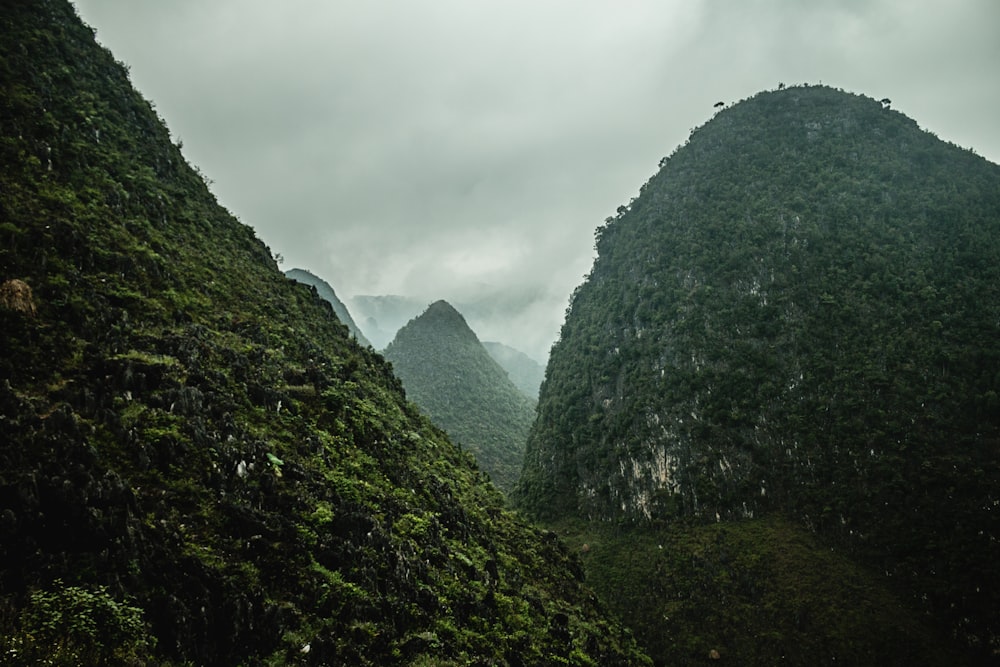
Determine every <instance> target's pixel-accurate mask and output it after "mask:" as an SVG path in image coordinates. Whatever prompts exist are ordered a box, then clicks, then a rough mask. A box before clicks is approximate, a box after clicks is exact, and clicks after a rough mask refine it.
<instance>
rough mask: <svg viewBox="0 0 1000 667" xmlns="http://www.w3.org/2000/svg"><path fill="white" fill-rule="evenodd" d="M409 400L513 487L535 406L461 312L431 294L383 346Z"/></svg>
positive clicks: (502, 484) (501, 482)
mask: <svg viewBox="0 0 1000 667" xmlns="http://www.w3.org/2000/svg"><path fill="white" fill-rule="evenodd" d="M385 358H386V359H388V360H389V361H391V362H392V366H393V370H395V372H396V375H398V376H399V379H400V380H402V382H403V386H404V387H405V388H406V393H407V395H408V396H409V398H410V400H412V401H413V402H414V403H416V404H417V405H418V406H420V409H421V410H422V411H423V412H424V413H425V414H427V416H429V417H430V418H431V420H433V422H434V423H435V424H437V425H438V426H440V427H441V428H443V429H444V430H445V431H447V432H448V434H449V435H450V436H451V438H452V440H454V441H455V442H457V443H459V444H460V445H462V446H463V447H466V448H468V449H469V450H470V451H471V452H472V453H473V455H475V457H476V460H477V461H478V462H479V465H480V466H481V467H482V469H483V470H484V471H486V472H487V473H488V474H489V476H490V478H491V479H492V480H493V482H495V483H496V485H497V486H498V487H500V488H501V489H503V490H505V491H509V490H511V489H512V488H513V486H514V483H515V482H516V481H517V476H518V473H519V472H520V469H521V465H522V462H523V458H524V443H525V441H526V440H527V438H528V430H529V429H530V428H531V422H532V419H533V418H534V414H535V404H534V402H533V401H532V400H531V399H529V398H527V397H526V396H524V395H523V394H522V393H521V392H520V391H519V390H518V389H517V387H515V386H514V384H513V383H512V382H511V381H510V378H509V377H507V373H506V372H505V371H504V370H503V369H502V368H501V367H500V366H499V364H497V362H495V361H494V360H493V358H492V357H490V355H489V353H488V352H487V351H486V348H484V347H483V345H482V343H480V342H479V339H478V338H477V337H476V334H475V333H474V332H473V331H472V329H470V328H469V325H468V324H466V322H465V319H464V318H463V317H462V315H461V314H460V313H459V312H458V311H457V310H455V309H454V308H452V307H451V305H449V304H448V303H447V302H445V301H436V302H434V303H432V304H431V305H430V306H428V307H427V310H426V311H424V313H423V314H422V315H420V316H419V317H416V318H414V319H412V320H410V322H409V323H407V324H406V326H404V327H403V328H402V329H400V330H399V331H398V332H397V333H396V338H395V340H393V341H392V343H390V344H389V347H387V348H386V349H385Z"/></svg>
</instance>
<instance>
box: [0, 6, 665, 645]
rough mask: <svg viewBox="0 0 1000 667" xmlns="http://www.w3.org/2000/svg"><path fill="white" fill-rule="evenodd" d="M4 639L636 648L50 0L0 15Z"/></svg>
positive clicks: (562, 558) (68, 10)
mask: <svg viewBox="0 0 1000 667" xmlns="http://www.w3.org/2000/svg"><path fill="white" fill-rule="evenodd" d="M0 90H2V94H0V652H2V655H3V656H4V657H3V660H5V661H8V662H14V663H15V664H26V665H27V664H143V663H146V664H162V663H163V662H165V661H166V662H169V663H174V664H196V665H236V664H244V665H250V664H316V665H320V664H323V665H337V664H343V665H386V664H413V665H429V664H438V665H465V664H498V665H520V664H532V665H550V664H559V663H563V662H565V663H568V664H581V665H582V664H618V665H626V664H645V663H646V660H645V658H643V657H642V656H641V655H640V654H638V653H637V651H636V650H635V648H634V645H633V643H632V642H631V640H630V639H629V638H628V636H627V635H626V634H624V633H623V631H622V630H621V628H620V627H619V626H617V625H615V624H614V623H612V622H609V621H608V620H607V619H606V618H605V617H604V616H602V615H601V613H600V612H599V611H598V610H597V609H596V608H595V605H594V603H593V602H592V601H591V596H590V594H589V593H588V592H587V591H586V590H585V589H584V588H583V587H582V585H581V582H580V579H581V576H582V575H581V573H580V571H579V569H578V566H577V564H576V562H575V561H574V560H573V559H572V558H570V556H569V554H568V553H567V552H566V549H565V547H564V546H562V544H561V543H560V542H559V541H558V540H557V539H556V538H555V537H554V536H553V535H551V534H549V535H546V534H543V533H540V532H538V531H537V530H535V529H532V528H530V527H528V526H527V525H525V524H524V523H522V522H521V521H519V520H518V519H517V518H516V517H515V516H513V515H511V514H510V513H508V512H507V511H506V510H505V509H504V506H503V501H502V498H501V496H500V494H499V493H497V492H496V490H495V489H494V487H493V486H492V485H490V484H487V483H485V482H484V481H483V480H482V479H481V474H480V473H479V472H478V471H477V470H476V469H475V467H474V465H473V463H472V462H471V461H470V457H469V456H468V455H467V454H463V453H462V452H460V451H459V450H458V449H457V448H456V447H455V446H453V445H452V444H451V443H450V442H449V440H448V439H447V438H446V437H445V436H444V435H443V434H442V432H441V431H440V430H438V429H436V428H434V427H433V426H432V425H431V424H430V423H429V422H428V421H427V420H426V419H425V418H423V417H421V416H420V415H419V414H418V412H417V411H416V408H415V407H413V406H412V405H410V404H408V403H407V402H406V401H405V400H404V397H403V392H402V389H401V387H400V385H399V382H398V380H396V379H395V377H394V376H393V375H392V373H391V369H390V367H389V365H388V364H386V363H385V362H384V360H383V359H382V358H381V357H379V356H377V355H375V354H373V353H372V352H371V351H369V350H365V349H363V348H361V347H360V346H358V345H357V343H356V342H355V341H354V340H352V339H350V338H349V336H348V334H347V330H346V329H345V328H344V327H343V326H342V325H341V324H340V323H339V322H338V321H337V320H336V318H335V317H334V315H333V313H332V311H331V308H330V305H329V304H328V303H327V302H325V301H323V300H321V299H318V298H317V297H316V296H315V295H314V293H313V292H312V291H311V290H309V289H307V288H305V287H303V286H297V285H295V284H294V283H293V282H291V281H289V280H287V279H286V278H285V277H284V276H283V275H282V273H281V272H280V271H279V270H278V268H277V266H276V265H275V262H274V261H273V259H272V258H271V254H270V252H269V251H268V249H267V248H266V247H265V246H264V245H263V244H262V243H261V242H260V241H259V240H258V239H256V238H255V237H254V234H253V232H252V231H251V230H250V229H249V228H247V227H245V226H243V225H241V224H240V223H239V222H238V221H236V220H235V219H233V218H232V216H230V215H229V214H228V213H227V212H226V211H225V210H223V209H222V208H221V207H219V205H218V204H217V203H216V202H215V201H214V199H213V197H212V195H211V194H210V193H209V191H208V190H207V189H206V187H205V184H204V182H203V180H202V179H201V178H200V177H199V175H198V174H197V173H196V172H195V171H194V170H192V169H191V168H190V167H189V166H188V165H187V164H186V163H185V161H184V159H183V157H182V156H181V153H180V151H179V150H178V148H177V147H176V146H175V145H173V144H172V143H171V141H170V139H169V136H168V133H167V130H166V129H165V128H164V127H163V125H162V123H161V122H160V120H159V119H158V118H157V116H156V114H155V113H154V112H153V110H152V108H151V107H150V105H149V104H148V103H147V102H145V101H144V100H142V99H141V97H139V95H137V94H136V92H135V91H134V90H133V89H132V88H131V86H130V85H129V82H128V78H127V75H126V71H125V68H124V67H123V66H121V65H119V64H116V63H115V61H114V59H113V58H112V57H111V55H110V54H108V53H107V52H106V51H104V50H103V49H101V48H100V47H99V46H97V45H96V43H95V42H94V37H93V34H92V33H91V31H90V30H88V29H87V28H86V27H84V26H83V25H82V24H81V22H80V21H79V20H78V18H77V16H76V15H75V13H74V11H73V8H72V6H71V5H70V4H69V3H68V2H64V1H54V0H53V1H49V0H39V1H37V2H25V3H5V5H4V9H3V11H2V12H0Z"/></svg>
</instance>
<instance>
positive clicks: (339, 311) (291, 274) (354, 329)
mask: <svg viewBox="0 0 1000 667" xmlns="http://www.w3.org/2000/svg"><path fill="white" fill-rule="evenodd" d="M285 276H286V277H287V278H289V279H291V280H294V281H296V282H300V283H303V284H305V285H309V286H310V287H315V288H316V293H317V294H318V295H319V296H321V297H322V298H324V299H326V300H327V301H329V302H330V305H331V306H333V312H334V314H335V315H336V316H337V319H338V320H340V321H341V322H342V323H343V324H344V325H345V326H346V327H347V330H348V331H350V332H351V335H352V336H354V338H355V339H356V340H357V341H358V343H359V344H360V345H362V346H363V347H371V343H369V342H368V339H367V338H365V335H364V334H363V333H361V329H359V328H358V325H357V324H355V323H354V319H353V318H352V317H351V313H350V312H348V310H347V306H345V305H344V302H343V301H341V300H340V299H339V298H337V293H336V292H334V291H333V287H331V286H330V283H328V282H326V281H325V280H323V279H322V278H320V277H319V276H317V275H315V274H313V273H310V272H309V271H306V270H305V269H289V270H288V271H285Z"/></svg>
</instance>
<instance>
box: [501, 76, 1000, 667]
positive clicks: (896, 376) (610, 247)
mask: <svg viewBox="0 0 1000 667" xmlns="http://www.w3.org/2000/svg"><path fill="white" fill-rule="evenodd" d="M597 251H598V257H597V259H596V260H595V263H594V266H593V269H592V271H591V273H590V275H589V276H588V278H587V280H586V282H584V283H583V284H582V285H581V286H580V287H579V288H578V289H577V291H576V292H575V294H574V296H573V299H572V303H571V308H570V311H569V312H568V315H567V319H566V322H565V325H564V327H563V329H562V332H561V338H560V340H559V342H558V343H557V344H556V345H555V347H554V348H553V351H552V355H551V358H550V362H549V366H548V369H547V374H546V380H545V382H544V384H543V386H542V390H541V396H540V400H539V406H538V419H537V421H536V422H535V424H534V427H533V430H532V433H531V437H530V439H529V442H528V446H527V452H526V462H525V468H524V471H523V474H522V479H521V483H520V486H519V489H518V493H517V494H516V496H517V499H518V502H519V503H520V504H521V505H522V506H523V507H525V508H527V509H528V510H529V511H531V512H532V513H534V514H535V515H537V516H541V517H545V518H548V519H549V520H553V519H560V518H566V517H580V518H583V519H588V518H589V519H600V520H603V521H623V520H624V521H626V522H634V523H635V524H637V525H643V524H645V525H653V524H663V522H666V523H667V524H669V523H670V522H671V521H674V520H676V519H677V518H678V517H688V518H694V519H696V520H698V519H700V520H706V521H717V520H723V521H725V520H739V519H749V518H751V517H759V516H761V515H762V514H767V513H776V512H778V513H782V514H784V515H786V516H788V517H790V518H791V519H792V520H793V522H794V525H798V526H802V527H804V528H807V529H808V530H810V531H812V532H816V533H818V534H819V535H820V536H821V537H822V538H823V540H824V543H825V544H828V545H832V546H834V547H836V548H837V549H838V553H842V554H849V555H851V556H852V557H856V558H858V559H859V560H858V562H862V563H866V564H867V565H868V566H870V567H872V568H873V569H874V570H875V571H876V572H879V573H883V574H884V575H885V576H886V577H887V579H886V581H891V582H892V586H893V588H894V590H896V591H900V593H901V595H903V596H904V598H906V599H907V600H909V601H913V603H914V604H916V605H918V606H919V607H920V609H921V610H922V612H921V613H924V612H926V613H927V614H929V615H930V617H931V618H933V619H935V622H936V623H938V624H939V625H940V627H943V628H946V632H947V634H949V635H951V636H952V637H954V638H955V639H957V641H958V643H960V644H963V645H968V646H970V647H971V648H972V650H973V651H978V652H979V654H980V655H981V656H984V657H989V656H991V655H992V652H993V651H994V650H996V649H997V648H998V646H997V645H996V637H997V633H998V632H1000V618H998V610H1000V593H998V591H1000V569H998V568H1000V543H998V539H1000V512H998V511H997V508H998V506H1000V495H998V489H1000V409H998V406H1000V403H998V399H997V396H998V393H1000V168H998V167H997V166H996V165H993V164H990V163H988V162H987V161H985V160H983V159H982V158H980V157H977V156H976V155H975V154H973V153H971V152H969V151H965V150H962V149H959V148H958V147H955V146H953V145H948V144H946V143H944V142H941V141H939V140H938V139H937V138H935V137H934V136H933V135H930V134H928V133H926V132H923V131H921V130H920V129H919V128H918V126H917V125H916V123H915V122H913V121H912V120H910V119H909V118H907V117H906V116H904V115H902V114H900V113H898V112H896V111H893V110H891V109H890V108H889V107H888V103H887V101H883V102H881V103H880V102H878V101H875V100H873V99H870V98H866V97H863V96H857V95H851V94H847V93H843V92H840V91H836V90H832V89H829V88H825V87H820V86H811V87H810V86H807V87H796V88H789V89H786V90H779V91H774V92H767V93H761V94H759V95H757V96H755V97H753V98H751V99H749V100H746V101H744V102H742V103H740V104H737V105H735V106H733V107H732V108H729V109H726V110H723V111H721V112H720V113H718V115H717V116H716V117H715V118H713V119H712V120H711V121H710V122H709V123H707V124H705V125H704V126H703V127H701V128H700V129H698V130H697V131H695V132H694V133H693V134H692V135H691V137H690V139H689V141H688V142H687V143H686V144H685V145H684V146H683V147H681V148H679V149H678V150H677V151H675V153H674V154H673V155H671V156H670V157H669V158H666V159H664V161H663V162H662V163H661V169H660V171H659V172H658V173H657V174H656V175H655V176H653V178H652V179H650V181H649V182H648V183H646V184H645V185H644V186H643V188H642V189H641V192H640V195H639V197H638V198H636V199H634V200H633V201H632V202H631V203H630V204H629V205H628V206H623V207H621V208H620V209H619V212H618V215H617V217H615V218H609V219H608V221H607V224H606V225H605V226H603V227H601V228H600V229H599V230H598V231H597ZM908 604H909V602H908ZM992 659H995V657H994V658H992Z"/></svg>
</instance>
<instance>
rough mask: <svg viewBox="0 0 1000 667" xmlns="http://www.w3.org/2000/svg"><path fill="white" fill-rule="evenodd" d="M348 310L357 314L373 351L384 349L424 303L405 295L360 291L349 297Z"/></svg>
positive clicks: (425, 304)
mask: <svg viewBox="0 0 1000 667" xmlns="http://www.w3.org/2000/svg"><path fill="white" fill-rule="evenodd" d="M350 302H351V309H352V310H353V311H354V312H355V313H358V317H359V318H360V321H361V323H362V325H363V326H362V329H363V330H364V332H365V335H366V336H368V338H369V340H371V341H372V344H373V346H374V347H375V349H376V350H384V349H385V347H386V346H387V345H388V344H389V343H391V342H392V339H393V338H394V337H395V335H396V332H397V331H399V329H400V327H402V326H403V325H404V324H406V323H407V322H409V321H410V320H411V319H413V318H414V317H416V316H417V315H419V314H420V313H421V312H423V310H424V309H425V308H426V307H427V302H426V301H423V300H421V299H415V298H413V297H408V296H399V295H396V294H383V295H379V296H371V295H365V294H360V295H356V296H352V297H351V298H350Z"/></svg>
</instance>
